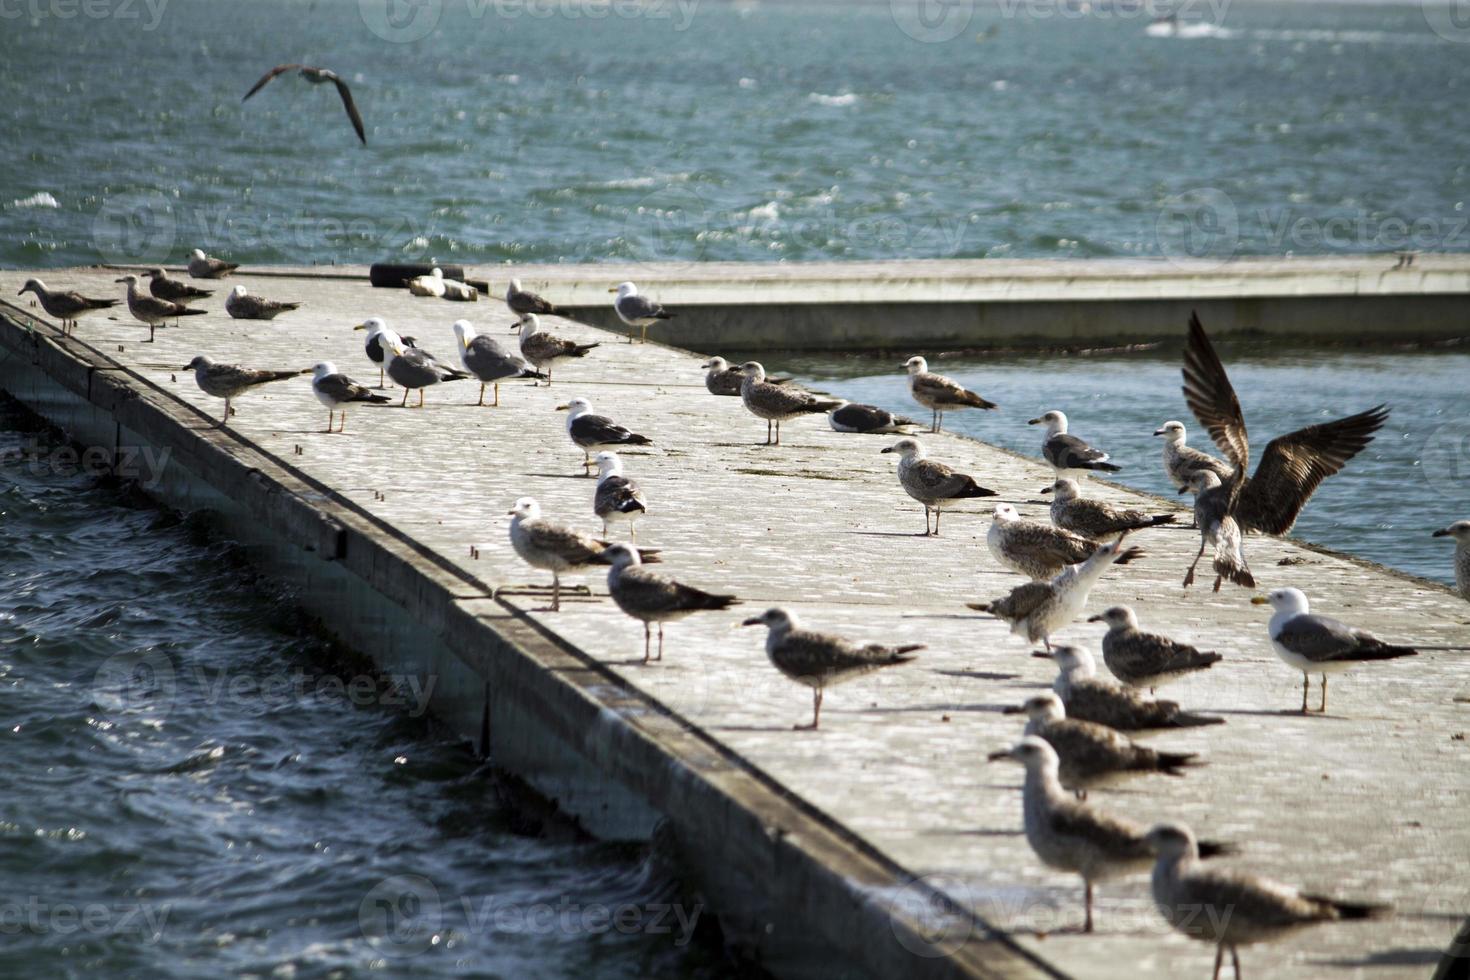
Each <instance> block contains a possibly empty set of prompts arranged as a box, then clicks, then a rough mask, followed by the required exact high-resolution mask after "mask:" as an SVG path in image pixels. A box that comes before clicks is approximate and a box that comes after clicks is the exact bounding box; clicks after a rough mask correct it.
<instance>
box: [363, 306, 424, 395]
mask: <svg viewBox="0 0 1470 980" xmlns="http://www.w3.org/2000/svg"><path fill="white" fill-rule="evenodd" d="M352 329H353V330H366V331H367V340H366V341H365V342H364V343H363V345H362V349H363V352H364V353H366V354H367V356H368V360H370V361H372V362H373V363H374V364H376V365H377V366H378V387H379V388H382V387H384V386H385V385H386V384H387V378H386V376H385V374H384V371H383V331H385V330H387V329H388V324H387V322H386V321H384V320H383V318H382V317H380V316H375V317H371V318H369V319H368V320H367V321H366V322H364V323H359V324H358V325H357V326H355V327H353V328H352ZM398 339H399V340H401V341H402V342H403V346H404V347H417V346H418V342H417V341H416V340H414V339H413V338H412V337H399V338H398Z"/></svg>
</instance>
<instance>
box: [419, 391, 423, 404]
mask: <svg viewBox="0 0 1470 980" xmlns="http://www.w3.org/2000/svg"><path fill="white" fill-rule="evenodd" d="M423 407H424V389H422V388H420V389H419V408H423Z"/></svg>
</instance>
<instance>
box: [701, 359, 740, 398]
mask: <svg viewBox="0 0 1470 980" xmlns="http://www.w3.org/2000/svg"><path fill="white" fill-rule="evenodd" d="M700 367H702V368H704V387H705V389H706V390H708V391H709V393H710V394H711V395H733V396H734V397H736V398H739V397H740V384H741V382H743V381H744V380H745V375H744V374H741V373H740V368H738V367H731V366H730V362H729V361H727V360H725V359H724V358H723V357H711V358H710V359H709V360H707V361H705V362H704V363H703V364H701V365H700Z"/></svg>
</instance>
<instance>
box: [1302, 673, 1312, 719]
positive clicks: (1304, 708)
mask: <svg viewBox="0 0 1470 980" xmlns="http://www.w3.org/2000/svg"><path fill="white" fill-rule="evenodd" d="M1311 682H1312V675H1311V674H1309V673H1307V672H1306V671H1302V714H1306V713H1307V685H1308V684H1310V683H1311Z"/></svg>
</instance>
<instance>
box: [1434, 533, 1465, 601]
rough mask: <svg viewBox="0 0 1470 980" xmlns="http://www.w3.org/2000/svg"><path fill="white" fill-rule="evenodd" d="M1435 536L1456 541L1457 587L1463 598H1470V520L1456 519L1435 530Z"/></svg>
mask: <svg viewBox="0 0 1470 980" xmlns="http://www.w3.org/2000/svg"><path fill="white" fill-rule="evenodd" d="M1433 537H1436V538H1449V539H1450V540H1452V541H1454V542H1455V588H1456V589H1457V590H1459V593H1460V597H1461V598H1463V599H1470V521H1456V522H1455V523H1453V524H1451V525H1450V526H1449V527H1444V528H1440V529H1439V530H1438V531H1435V532H1434V534H1433Z"/></svg>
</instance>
